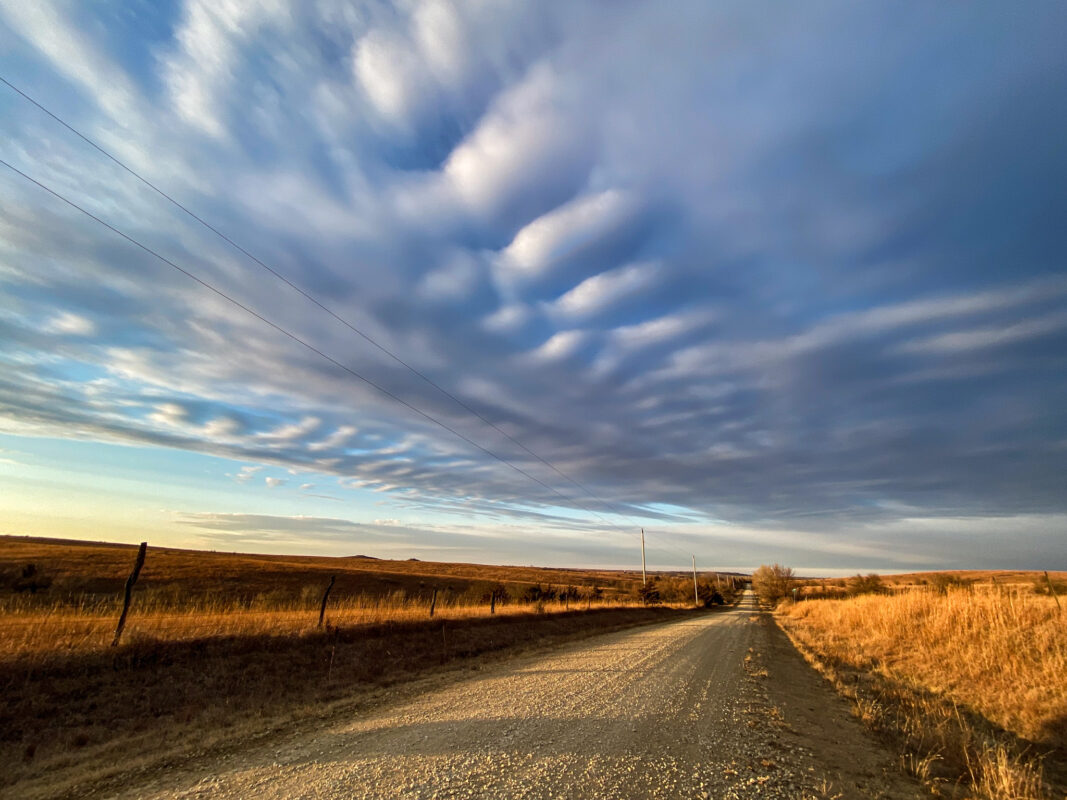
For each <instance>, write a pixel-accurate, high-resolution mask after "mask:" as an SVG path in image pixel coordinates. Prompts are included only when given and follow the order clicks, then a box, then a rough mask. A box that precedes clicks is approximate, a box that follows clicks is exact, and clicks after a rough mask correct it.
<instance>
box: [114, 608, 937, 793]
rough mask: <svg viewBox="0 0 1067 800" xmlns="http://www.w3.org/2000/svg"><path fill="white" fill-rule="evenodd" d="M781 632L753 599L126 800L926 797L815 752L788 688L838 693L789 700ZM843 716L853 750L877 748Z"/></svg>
mask: <svg viewBox="0 0 1067 800" xmlns="http://www.w3.org/2000/svg"><path fill="white" fill-rule="evenodd" d="M768 635H769V634H768V632H767V629H766V620H761V618H760V615H759V614H758V613H757V611H756V609H755V607H754V605H753V600H752V597H751V595H747V596H746V598H745V600H744V601H743V603H742V605H741V606H739V607H737V608H734V609H731V610H728V611H725V612H721V613H714V614H707V615H701V616H697V617H693V618H691V619H688V620H685V621H681V622H673V623H668V624H664V625H656V626H653V627H646V628H641V629H637V630H630V631H623V632H617V633H612V634H607V635H604V636H600V637H596V638H594V639H590V640H586V641H584V642H581V643H578V644H573V645H569V646H566V647H565V648H562V649H560V650H558V651H556V652H553V653H551V654H547V655H546V654H540V655H536V656H526V657H521V658H518V659H516V660H513V661H510V662H507V663H504V664H501V665H496V666H495V667H493V668H491V669H490V670H488V671H487V673H483V674H482V675H480V676H478V677H473V678H468V679H464V680H460V681H458V682H455V683H453V684H451V685H449V686H446V687H444V688H439V689H436V690H434V691H430V692H428V693H426V694H423V695H421V696H418V697H416V698H414V699H408V700H405V701H401V702H400V703H398V704H394V705H392V706H387V707H383V708H379V709H378V710H377V711H374V712H369V713H367V714H365V715H363V716H362V717H361V718H359V719H350V720H341V721H338V720H334V721H332V722H331V723H329V724H327V725H325V726H324V727H322V728H321V729H319V730H317V731H314V732H312V733H311V734H305V735H304V736H302V737H300V738H285V737H281V738H278V739H275V740H268V741H267V742H265V743H261V744H257V745H255V746H254V747H252V748H250V749H249V750H247V751H245V752H243V753H239V754H231V755H230V756H228V757H225V758H222V759H220V760H219V762H218V763H217V764H215V765H213V766H212V768H211V769H210V770H209V771H208V773H207V774H204V773H203V772H202V773H201V774H200V775H188V774H185V775H166V774H163V775H160V776H158V777H157V778H156V779H155V780H154V782H152V783H149V784H147V785H140V786H138V787H136V789H134V788H133V787H130V790H129V792H128V793H126V794H124V795H122V797H123V798H132V797H138V798H147V797H152V798H159V799H160V800H162V799H163V798H168V800H170V799H173V798H181V799H182V800H186V799H187V798H208V797H210V798H222V799H225V798H257V800H281V799H282V798H286V799H288V798H309V799H310V798H321V799H322V800H327V799H333V798H336V799H338V800H339V799H340V798H346V800H347V799H348V798H412V799H414V798H419V799H424V800H429V799H430V798H440V799H441V800H444V798H490V797H491V798H538V799H541V798H598V799H601V798H602V799H604V800H607V799H608V798H715V799H716V800H719V799H720V798H721V799H723V800H729V799H730V798H750V797H759V798H789V800H794V799H798V800H799V799H800V798H805V799H806V798H834V797H839V798H852V797H871V798H875V797H877V798H892V800H897V798H919V797H923V796H924V794H923V792H922V791H921V790H920V789H919V788H918V786H917V785H914V784H912V783H910V782H909V781H907V780H905V779H904V778H903V776H900V775H897V774H896V773H895V770H893V769H892V768H891V765H890V767H888V768H887V767H885V765H883V764H881V762H882V761H885V760H886V759H887V756H885V754H884V753H883V752H881V751H880V750H879V749H878V748H877V745H874V744H873V743H870V742H869V741H866V740H865V739H864V740H863V741H862V742H861V743H860V744H861V745H862V746H863V747H864V748H865V753H866V754H867V755H868V756H870V758H869V759H868V760H869V761H870V763H869V764H865V765H862V769H863V770H864V771H863V774H861V775H859V776H858V777H857V776H855V775H850V774H848V773H849V771H850V769H851V770H852V771H855V769H854V764H853V762H855V761H856V759H855V754H854V753H845V758H844V760H845V761H847V762H849V763H847V764H844V765H842V763H841V761H842V759H841V758H840V757H838V758H837V760H836V762H834V763H833V764H832V769H828V768H827V764H826V763H824V762H826V760H827V759H828V758H829V760H830V761H834V757H835V753H834V752H833V747H831V748H830V749H831V752H830V753H829V755H828V754H827V752H826V750H827V742H826V741H825V740H826V739H827V738H828V737H826V736H825V735H821V736H820V739H819V741H816V742H807V741H806V739H805V736H804V732H803V731H797V730H796V729H795V728H794V727H791V724H790V722H789V720H788V719H786V717H785V716H784V712H783V706H784V707H786V708H788V707H789V704H790V702H789V695H788V691H787V693H786V695H780V691H779V690H781V689H785V690H789V689H791V688H792V689H795V690H798V691H801V692H802V696H800V697H796V698H795V699H796V700H797V703H798V704H800V705H803V706H804V708H805V710H806V711H807V712H810V711H811V710H813V708H814V706H812V705H811V704H812V703H814V702H817V701H818V702H821V699H820V698H818V697H813V696H812V695H813V693H814V694H819V693H820V692H822V693H826V692H829V691H830V690H829V689H828V688H826V687H824V686H820V685H819V684H818V683H817V681H815V682H810V683H807V684H803V681H793V683H799V684H803V685H802V686H799V688H798V687H796V686H793V687H791V686H779V687H778V688H777V689H775V688H774V685H773V681H774V672H775V668H774V665H773V664H771V665H770V666H769V667H768V665H767V663H766V662H767V659H766V645H767V642H768V638H767V637H768ZM794 655H795V654H794ZM791 667H792V668H794V669H798V668H799V669H803V667H802V666H801V667H797V664H792V665H791ZM813 687H814V688H813ZM776 692H777V693H776ZM782 696H784V697H786V701H785V702H784V703H783V702H782V701H781V697H782ZM822 699H825V698H822ZM834 713H835V714H838V715H839V716H840V717H841V719H840V721H838V722H834V723H833V724H834V725H835V726H837V725H841V726H845V728H847V730H844V729H842V730H844V734H845V735H844V738H845V739H847V740H850V741H851V740H854V739H855V737H860V738H861V739H862V738H863V737H865V736H866V734H865V733H864V732H863V731H862V729H861V728H860V727H859V726H858V725H856V724H855V722H854V721H852V720H849V719H848V717H847V714H842V712H841V709H840V708H835V709H834ZM849 725H851V726H852V727H851V728H849V727H848V726H849ZM836 729H837V728H835V730H836ZM829 738H833V737H829ZM830 744H831V745H832V744H833V743H832V742H831V743H830ZM852 747H853V748H855V747H856V743H855V741H852ZM837 755H838V756H840V754H837ZM861 760H862V759H861ZM871 764H877V765H880V766H876V767H872V766H871ZM828 776H831V777H832V780H831V779H830V778H828ZM835 782H836V783H835ZM842 783H845V784H847V786H842ZM835 787H836V788H835ZM842 791H844V792H846V793H844V794H843V793H842Z"/></svg>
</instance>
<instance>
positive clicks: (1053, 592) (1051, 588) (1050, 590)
mask: <svg viewBox="0 0 1067 800" xmlns="http://www.w3.org/2000/svg"><path fill="white" fill-rule="evenodd" d="M1045 580H1046V581H1048V593H1049V594H1050V595H1052V599H1053V600H1055V601H1056V608H1057V609H1059V610H1060V611H1063V606H1061V605H1060V598H1059V595H1057V594H1056V587H1055V586H1053V585H1052V578H1050V577H1049V576H1048V570H1045Z"/></svg>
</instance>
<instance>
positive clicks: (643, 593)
mask: <svg viewBox="0 0 1067 800" xmlns="http://www.w3.org/2000/svg"><path fill="white" fill-rule="evenodd" d="M637 596H638V597H640V598H641V602H643V603H644V604H645V605H646V606H654V605H658V604H659V603H660V602H662V601H661V599H660V592H659V586H657V585H656V579H655V578H649V581H648V583H646V584H644V585H643V586H641V587H639V588H638V590H637Z"/></svg>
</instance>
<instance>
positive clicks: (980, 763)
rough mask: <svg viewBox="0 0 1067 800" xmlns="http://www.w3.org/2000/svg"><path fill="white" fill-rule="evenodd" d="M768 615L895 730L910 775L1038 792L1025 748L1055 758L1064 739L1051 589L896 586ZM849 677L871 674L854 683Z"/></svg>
mask: <svg viewBox="0 0 1067 800" xmlns="http://www.w3.org/2000/svg"><path fill="white" fill-rule="evenodd" d="M779 619H780V621H781V623H782V625H783V627H784V628H785V629H786V631H787V632H788V633H789V634H790V635H791V637H792V638H793V639H794V641H795V642H797V644H798V645H799V646H800V647H801V649H802V650H803V651H805V652H806V653H807V654H809V655H810V656H811V657H812V659H813V660H815V661H816V662H818V664H820V665H821V666H823V667H824V669H825V670H827V671H828V672H829V673H831V678H832V679H836V681H837V682H838V683H839V684H840V685H847V686H849V687H850V689H849V693H851V694H852V695H853V699H854V701H855V703H856V706H857V709H858V713H859V714H860V716H862V717H864V718H866V719H867V721H868V722H870V723H871V724H872V726H874V727H890V728H894V729H895V730H896V732H897V733H898V734H902V735H903V736H904V739H905V742H906V745H907V750H908V752H907V758H908V760H909V761H910V763H911V766H912V768H913V771H915V772H916V773H917V774H919V775H920V776H923V777H927V778H939V777H940V778H942V779H943V780H948V779H951V775H950V773H951V770H952V769H953V768H955V769H957V770H960V771H962V772H963V773H964V774H965V776H966V777H968V778H969V779H970V784H971V790H972V791H973V792H975V793H976V795H977V796H978V797H987V798H990V799H991V800H992V798H998V799H999V798H1038V797H1043V796H1044V794H1043V793H1042V790H1041V789H1040V788H1039V786H1040V782H1039V779H1038V774H1039V766H1040V765H1039V763H1038V762H1037V761H1036V760H1034V759H1032V758H1030V756H1032V755H1033V754H1034V753H1035V752H1037V750H1038V749H1040V750H1044V751H1050V752H1052V753H1053V755H1051V756H1050V758H1051V759H1053V760H1058V759H1059V758H1060V757H1061V754H1062V752H1063V748H1064V746H1065V745H1067V613H1064V612H1062V611H1061V610H1060V609H1059V608H1058V607H1057V605H1056V603H1055V601H1054V600H1053V599H1052V598H1050V597H1043V596H1040V595H1037V594H1035V593H1034V592H1033V591H1032V590H1029V589H1027V590H1022V589H996V588H992V587H990V588H986V589H985V590H983V591H973V590H971V591H968V590H964V589H955V590H949V591H948V592H946V593H944V594H942V593H938V592H934V591H903V592H898V593H894V594H891V595H865V596H860V597H855V598H852V599H847V600H813V601H809V602H801V603H797V604H795V605H788V606H784V607H782V609H781V610H780V614H779ZM857 675H859V676H867V677H868V678H870V680H869V681H866V682H865V681H862V680H860V681H859V684H860V685H859V686H858V687H857V686H856V683H857ZM864 687H865V688H866V689H868V690H870V691H867V692H865V691H863V689H864ZM986 723H991V724H986ZM999 732H1006V733H1005V735H998V734H999ZM1027 743H1036V744H1037V745H1039V746H1040V747H1039V748H1030V752H1029V753H1027V752H1026V751H1027V749H1028V748H1027Z"/></svg>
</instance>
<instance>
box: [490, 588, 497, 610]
mask: <svg viewBox="0 0 1067 800" xmlns="http://www.w3.org/2000/svg"><path fill="white" fill-rule="evenodd" d="M489 613H490V614H495V613H496V589H494V590H493V591H492V593H491V594H490V595H489Z"/></svg>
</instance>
